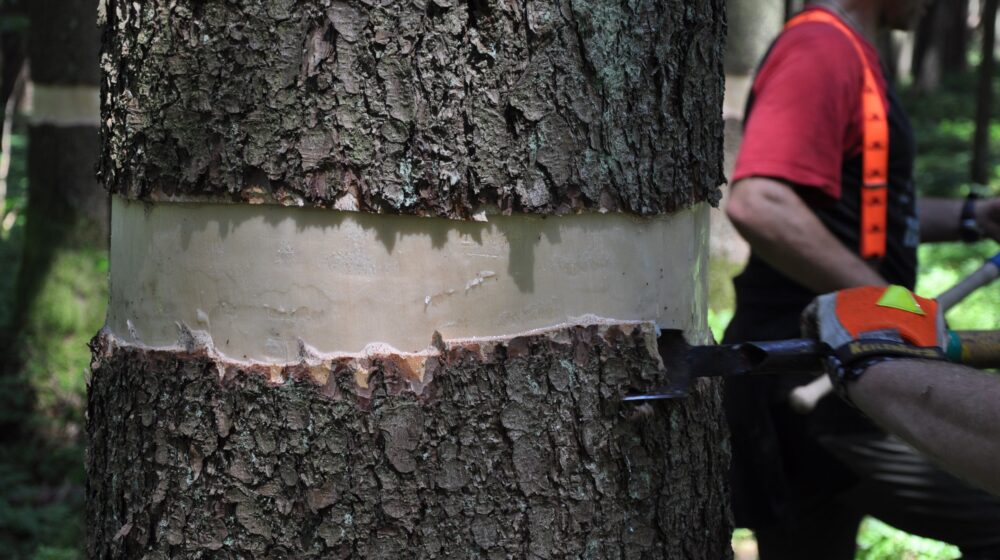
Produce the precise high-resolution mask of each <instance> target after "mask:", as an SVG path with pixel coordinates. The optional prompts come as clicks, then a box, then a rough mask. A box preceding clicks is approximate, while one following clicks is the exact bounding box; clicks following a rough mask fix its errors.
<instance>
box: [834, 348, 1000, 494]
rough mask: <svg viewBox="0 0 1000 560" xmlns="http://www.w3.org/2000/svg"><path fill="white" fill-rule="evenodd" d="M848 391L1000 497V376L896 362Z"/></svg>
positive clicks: (888, 426)
mask: <svg viewBox="0 0 1000 560" xmlns="http://www.w3.org/2000/svg"><path fill="white" fill-rule="evenodd" d="M847 392H848V396H849V397H850V399H851V401H852V402H854V404H855V405H856V406H857V407H858V408H859V409H861V411H862V412H864V413H865V414H867V415H868V416H869V417H871V418H872V419H873V420H874V421H875V422H876V423H878V424H879V425H880V426H881V427H882V428H884V429H885V430H886V431H888V432H890V433H893V434H896V435H897V436H899V437H900V438H902V439H903V440H905V441H906V442H907V443H909V444H910V445H912V446H914V447H916V448H917V449H919V450H920V451H922V452H924V454H926V455H927V456H928V457H929V458H930V459H931V460H932V461H934V462H935V463H937V464H938V465H940V466H941V467H942V468H944V469H945V470H947V471H949V472H952V473H954V474H955V475H956V476H958V477H960V478H963V479H965V480H967V481H969V482H971V483H973V484H975V485H977V486H980V487H982V488H984V489H986V490H987V491H989V492H992V493H994V494H998V495H1000V378H996V377H993V376H991V375H988V374H985V373H982V372H980V371H977V370H974V369H971V368H967V367H964V366H959V365H954V364H948V363H945V362H932V361H922V360H891V361H886V362H882V363H878V364H875V365H873V366H871V367H869V368H868V369H867V370H866V371H865V373H864V375H862V376H861V377H860V378H859V379H858V380H857V381H856V382H851V383H849V384H848V385H847Z"/></svg>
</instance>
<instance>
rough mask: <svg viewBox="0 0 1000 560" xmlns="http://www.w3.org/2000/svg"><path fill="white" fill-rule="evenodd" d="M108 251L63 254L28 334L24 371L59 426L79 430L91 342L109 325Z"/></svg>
mask: <svg viewBox="0 0 1000 560" xmlns="http://www.w3.org/2000/svg"><path fill="white" fill-rule="evenodd" d="M107 299H108V292H107V252H106V251H95V250H73V251H62V252H60V253H58V254H57V255H56V257H55V259H54V262H53V264H52V268H51V270H50V271H49V274H48V276H47V277H46V279H45V283H44V285H43V286H42V289H41V291H40V292H39V295H38V298H37V299H36V301H35V302H34V305H33V306H32V308H31V313H30V315H29V317H28V324H27V325H26V328H25V333H24V350H25V355H26V358H27V360H26V365H25V367H24V375H25V376H26V377H27V379H28V380H30V382H31V384H32V386H33V387H34V389H35V393H36V395H37V404H36V407H37V410H38V412H40V413H41V416H42V417H43V418H46V419H49V420H52V421H54V422H55V425H54V426H53V427H54V428H56V429H58V430H63V429H66V428H69V429H71V430H72V431H74V432H75V431H78V430H79V428H80V426H81V425H82V420H83V398H84V395H85V393H86V379H87V375H88V370H87V368H88V366H89V364H90V350H89V348H88V347H87V342H88V341H89V340H90V338H91V337H92V336H94V334H95V333H96V332H97V331H98V330H100V328H101V325H103V324H104V312H105V304H106V302H107Z"/></svg>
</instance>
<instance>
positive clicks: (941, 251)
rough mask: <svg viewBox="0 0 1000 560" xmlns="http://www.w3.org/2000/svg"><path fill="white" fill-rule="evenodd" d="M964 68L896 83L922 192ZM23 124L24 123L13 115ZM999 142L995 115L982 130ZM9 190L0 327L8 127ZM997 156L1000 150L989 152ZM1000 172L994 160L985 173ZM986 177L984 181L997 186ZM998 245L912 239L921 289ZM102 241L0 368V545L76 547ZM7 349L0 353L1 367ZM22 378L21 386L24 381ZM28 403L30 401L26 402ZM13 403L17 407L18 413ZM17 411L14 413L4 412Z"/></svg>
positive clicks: (48, 553)
mask: <svg viewBox="0 0 1000 560" xmlns="http://www.w3.org/2000/svg"><path fill="white" fill-rule="evenodd" d="M973 91H974V87H972V82H971V78H962V79H959V80H957V81H955V82H954V83H950V84H948V85H947V87H945V88H943V89H942V90H941V91H939V92H937V93H935V94H933V95H920V94H917V93H916V92H912V91H904V98H905V103H906V105H907V106H908V107H909V108H910V110H911V115H912V117H913V120H914V128H915V129H916V130H917V133H918V145H919V153H920V157H919V159H918V165H917V177H918V181H919V186H920V188H921V190H922V192H924V193H925V194H934V195H940V196H964V194H965V192H966V190H967V188H968V181H967V179H966V177H967V169H968V164H969V153H970V148H969V142H970V138H971V135H972V129H973V125H972V111H973V101H972V92H973ZM22 128H23V127H22ZM991 136H992V140H993V144H994V146H1000V125H997V126H994V127H993V129H992V130H991ZM13 145H14V146H13V147H14V149H13V158H12V166H11V173H10V177H9V181H8V192H7V196H6V199H5V200H4V202H3V204H2V205H0V328H2V327H3V326H5V325H6V324H7V322H8V321H9V318H10V313H11V307H12V305H13V298H14V283H15V281H16V277H17V269H18V262H19V259H20V254H21V245H22V237H23V231H24V210H25V207H26V204H27V178H26V176H25V155H26V149H27V146H26V143H25V137H24V135H23V134H18V135H15V138H14V142H13ZM996 159H997V160H998V161H1000V157H998V158H996ZM994 177H995V178H1000V169H998V170H997V172H995V173H994ZM997 185H1000V180H995V181H994V182H993V186H992V192H993V193H997V192H998V191H1000V189H998V188H997ZM996 249H997V246H996V245H995V244H993V243H981V244H978V245H976V246H973V247H970V246H966V245H962V244H941V245H937V246H933V247H926V248H923V249H921V253H920V256H921V263H922V268H921V273H920V281H919V284H918V291H919V292H920V293H922V294H930V295H935V294H937V293H939V292H941V291H942V290H944V289H945V288H947V287H948V286H950V285H951V284H953V283H954V282H955V281H956V280H957V279H958V278H960V277H962V276H963V275H965V274H968V273H969V272H971V271H972V270H973V269H975V268H976V267H977V266H979V264H980V263H981V262H982V259H984V258H986V257H988V256H990V255H992V253H993V252H994V251H996ZM107 266H108V261H107V255H106V254H104V253H87V254H71V255H63V256H62V257H61V258H59V259H57V261H56V263H55V265H54V268H53V270H52V272H51V274H50V275H49V276H50V281H49V282H48V283H47V286H46V288H45V289H44V290H43V293H44V294H45V295H44V296H43V299H42V300H41V301H40V302H39V303H38V305H37V306H36V307H35V309H36V316H35V317H33V318H32V321H34V324H35V325H36V326H38V327H37V328H34V329H32V332H33V333H37V334H30V335H29V338H30V340H29V341H27V345H28V347H29V349H30V354H29V355H30V356H32V358H31V359H29V361H28V364H27V365H26V367H24V368H23V369H22V371H21V372H20V376H18V377H16V378H14V379H13V380H11V379H7V380H6V381H4V380H2V379H0V425H4V423H11V422H15V423H18V424H19V425H21V426H27V429H26V431H27V432H28V434H29V435H28V436H27V440H24V439H22V440H21V441H19V442H18V443H17V445H9V444H8V445H4V443H3V439H2V438H0V556H2V557H3V558H12V559H22V558H23V559H32V560H57V559H58V560H69V559H77V558H83V557H84V554H83V552H82V542H83V535H84V528H83V525H84V521H83V515H84V513H83V512H84V491H83V488H84V472H83V454H84V439H83V438H84V434H83V415H84V411H83V408H84V404H85V402H86V398H85V387H86V379H87V375H88V373H89V372H88V366H89V350H88V349H87V347H86V342H87V340H89V338H90V337H91V336H92V335H93V334H95V333H96V332H97V330H98V329H99V328H100V325H101V324H102V322H103V314H104V305H105V302H106V299H107V287H106V285H105V284H104V283H103V281H100V282H94V281H90V280H87V278H88V277H91V274H90V273H88V274H81V271H90V272H91V273H92V272H96V273H97V277H99V278H104V277H105V276H106V271H107ZM738 269H739V267H738V266H733V265H731V264H727V263H719V262H715V263H713V268H712V279H711V293H710V308H711V310H710V321H711V323H712V326H713V329H714V330H715V331H716V336H717V337H718V336H721V329H723V328H724V327H725V324H726V323H727V322H728V320H729V317H731V316H732V288H731V284H730V279H731V277H732V276H733V275H734V274H735V273H737V272H738V271H739V270H738ZM997 309H1000V289H996V287H994V288H990V289H984V290H981V291H980V292H979V293H977V294H975V295H973V296H972V297H970V298H969V299H968V300H967V301H966V302H963V303H962V304H960V305H958V306H957V307H956V308H955V309H954V310H953V311H952V312H951V313H950V314H949V320H950V322H951V325H952V326H953V327H956V328H1000V314H998V313H996V310H997ZM5 358H6V357H5V356H2V355H0V367H2V366H3V363H2V360H4V359H5ZM24 386H27V387H29V388H30V391H29V392H25V391H23V390H21V389H22V388H23V387H24ZM25 411H30V412H25ZM17 415H20V416H17ZM12 416H16V417H12ZM858 543H859V550H858V556H857V558H858V559H863V560H883V559H886V560H887V559H933V560H942V559H950V558H957V557H958V551H957V549H955V548H954V547H951V546H949V545H945V544H943V543H938V542H935V541H929V540H927V539H920V538H917V537H913V536H910V535H907V534H905V533H902V532H900V531H896V530H895V529H892V528H891V527H889V526H887V525H885V524H883V523H881V522H878V521H877V520H873V519H870V520H867V521H866V522H865V525H864V527H863V529H862V531H861V533H860V535H859V540H858ZM734 548H735V549H736V550H737V552H738V558H740V559H741V560H750V559H752V558H754V557H755V556H756V555H755V544H754V542H753V536H752V533H750V532H749V531H745V530H739V531H737V532H736V534H735V535H734Z"/></svg>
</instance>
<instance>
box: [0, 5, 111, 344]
mask: <svg viewBox="0 0 1000 560" xmlns="http://www.w3.org/2000/svg"><path fill="white" fill-rule="evenodd" d="M28 9H29V15H30V21H31V30H30V33H29V58H30V60H31V68H32V69H31V74H32V78H31V79H32V85H33V90H34V101H33V111H34V114H33V115H32V119H31V124H30V126H29V129H28V144H29V150H28V184H29V191H28V208H27V211H26V229H25V241H24V255H23V257H22V261H21V268H20V271H19V276H18V282H17V297H16V298H15V300H16V305H15V309H14V319H13V327H14V329H13V330H14V332H15V334H16V333H19V332H20V331H21V330H22V329H23V328H24V326H25V323H26V321H27V319H28V316H29V315H30V313H31V308H32V306H33V304H34V302H35V300H36V296H37V295H38V293H39V291H40V290H41V289H42V288H43V287H44V283H45V279H46V276H47V274H48V272H49V270H50V269H51V266H52V263H53V260H54V259H55V258H56V256H57V255H58V254H59V253H60V252H62V251H75V250H88V249H103V248H105V247H106V246H107V238H108V197H107V194H106V193H105V192H104V191H103V190H102V189H101V188H100V186H99V185H98V183H97V179H96V176H95V164H96V162H97V156H98V153H99V143H98V131H99V128H98V121H99V115H97V114H95V113H94V112H93V111H92V110H89V109H90V108H92V107H95V105H96V104H95V103H94V102H92V103H89V104H87V103H84V104H83V106H74V105H73V103H75V102H76V101H77V100H79V99H80V98H85V97H87V96H88V95H89V96H90V97H94V96H96V94H97V89H96V88H98V87H99V83H100V69H99V65H98V51H99V49H100V39H99V33H98V29H97V24H96V13H97V0H74V1H71V2H65V1H56V0H32V2H30V3H29V5H28Z"/></svg>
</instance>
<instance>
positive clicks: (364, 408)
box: [87, 325, 731, 560]
mask: <svg viewBox="0 0 1000 560" xmlns="http://www.w3.org/2000/svg"><path fill="white" fill-rule="evenodd" d="M650 336H651V332H650V330H649V327H642V326H636V325H610V326H608V325H603V326H597V325H591V326H577V327H569V328H564V329H557V330H552V331H547V332H542V333H536V334H532V335H528V336H522V337H517V338H514V339H508V340H494V341H489V342H468V341H466V342H460V343H459V342H454V343H449V344H447V345H446V346H445V347H444V348H442V351H441V352H440V353H439V354H438V355H436V356H430V357H426V358H424V361H423V362H422V363H421V365H420V367H419V368H416V367H414V364H413V362H407V360H406V359H404V358H401V357H399V356H381V357H372V358H369V359H364V360H361V361H360V362H359V361H358V360H357V359H337V360H327V361H323V362H321V363H316V362H311V363H306V362H303V363H298V364H287V365H285V366H251V365H247V364H238V363H233V362H227V361H225V360H222V359H220V358H219V357H218V356H214V355H213V354H212V352H210V351H206V350H205V349H204V348H189V349H188V350H183V351H167V350H151V349H142V348H137V347H131V346H119V345H118V344H117V343H116V342H115V340H114V339H113V338H111V337H110V336H108V335H107V334H103V335H101V336H99V337H97V338H96V339H95V341H94V350H95V363H94V365H93V372H94V374H93V380H92V382H91V391H90V401H89V403H90V404H89V408H88V414H89V419H90V422H89V430H90V434H89V435H90V441H91V448H90V450H89V453H88V458H87V466H88V480H89V484H88V496H87V498H88V500H87V503H88V517H89V528H90V532H89V545H88V548H89V550H88V552H89V554H90V557H92V558H150V559H154V558H156V559H160V558H163V559H165V558H196V557H221V558H404V557H405V558H594V559H614V558H699V559H700V558H704V559H713V560H714V559H718V558H725V557H728V556H729V555H730V551H729V540H728V534H729V531H731V525H730V521H729V516H728V510H727V501H726V497H725V482H724V480H725V472H724V471H725V465H726V464H727V450H726V448H725V447H724V443H723V440H722V438H723V434H724V429H722V426H721V424H720V400H719V393H718V391H717V390H716V389H715V387H714V386H712V385H710V384H708V383H705V384H698V386H697V387H696V388H695V390H694V392H693V393H692V395H691V396H690V397H689V398H688V399H684V400H675V401H666V402H663V401H661V402H658V403H655V404H652V405H642V406H640V407H636V406H635V405H633V404H629V403H625V402H622V400H621V398H620V397H621V395H622V392H623V391H624V389H625V388H626V387H629V386H637V387H648V386H649V385H650V384H652V383H655V378H656V375H657V368H658V367H659V364H658V362H659V360H658V358H657V357H655V356H653V355H651V354H650V351H651V344H650ZM352 360H353V361H352ZM358 368H364V369H365V370H366V371H367V372H368V373H369V375H366V376H364V378H363V379H361V378H359V376H358V375H357V372H358ZM417 369H419V370H420V371H419V372H418V371H417ZM416 377H420V379H422V380H423V381H424V383H422V384H420V385H419V386H414V385H413V384H412V381H413V380H414V379H415V378H416Z"/></svg>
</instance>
